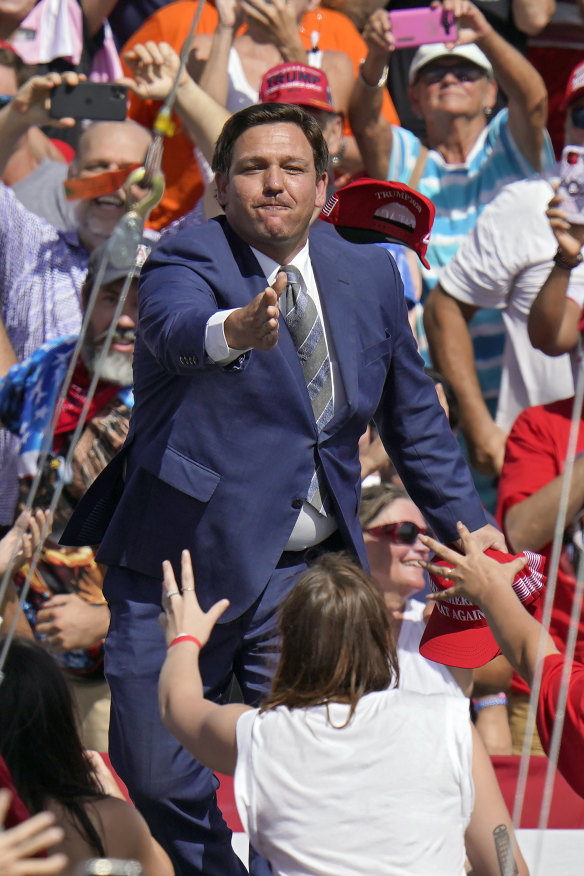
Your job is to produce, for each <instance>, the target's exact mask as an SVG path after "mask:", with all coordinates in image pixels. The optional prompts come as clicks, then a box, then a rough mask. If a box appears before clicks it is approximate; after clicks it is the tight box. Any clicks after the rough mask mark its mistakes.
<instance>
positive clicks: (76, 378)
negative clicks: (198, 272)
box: [0, 245, 148, 751]
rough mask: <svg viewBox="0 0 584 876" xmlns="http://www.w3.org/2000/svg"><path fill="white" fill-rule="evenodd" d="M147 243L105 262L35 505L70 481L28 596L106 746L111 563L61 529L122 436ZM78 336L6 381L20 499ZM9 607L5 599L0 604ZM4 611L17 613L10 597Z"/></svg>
mask: <svg viewBox="0 0 584 876" xmlns="http://www.w3.org/2000/svg"><path fill="white" fill-rule="evenodd" d="M104 246H105V245H102V246H100V247H98V248H97V249H95V250H94V251H93V252H92V255H91V258H90V261H89V270H88V273H87V278H86V280H85V284H84V286H83V289H82V306H83V309H84V310H85V309H86V307H87V304H88V300H89V296H90V294H91V290H92V287H93V283H94V279H95V277H96V275H97V272H98V270H99V265H100V262H101V259H102V256H103V251H104ZM147 255H148V247H146V246H144V245H141V246H140V248H139V250H138V253H137V255H136V258H135V260H134V261H133V262H131V263H129V264H127V265H125V266H123V267H121V268H116V267H113V266H111V265H108V267H107V268H106V270H105V273H104V275H103V279H102V282H101V286H100V289H99V292H98V294H97V297H96V300H95V305H94V307H93V310H92V313H91V319H90V322H89V325H88V330H87V334H86V338H85V342H84V344H83V347H82V352H81V356H80V359H79V361H78V362H77V365H76V367H75V370H74V372H73V377H72V380H71V384H70V386H69V388H68V391H67V395H66V397H65V401H64V403H63V405H62V409H61V412H60V414H59V416H58V419H57V424H56V429H55V435H54V438H53V443H52V452H51V453H50V454H49V455H48V458H47V459H46V462H45V464H44V465H43V475H42V479H41V483H40V487H39V489H38V491H37V494H36V497H35V499H34V507H41V508H47V507H48V506H49V504H50V501H51V498H52V494H53V490H54V488H55V486H56V484H57V483H59V481H60V479H64V481H65V483H64V487H63V491H62V495H61V498H60V500H59V503H58V505H57V509H56V511H55V515H54V523H53V534H52V536H51V539H50V540H47V542H46V543H45V545H44V547H43V552H42V554H41V562H40V563H39V567H38V569H37V571H36V572H35V573H34V575H33V578H32V581H31V588H30V591H29V595H28V598H27V601H26V603H25V615H26V618H27V620H28V622H29V624H30V626H31V628H32V630H33V631H34V632H35V634H36V635H37V637H38V638H40V639H41V640H42V641H43V642H45V643H46V644H47V646H48V647H49V648H50V649H51V651H53V652H54V653H57V654H60V655H61V660H62V662H63V664H64V666H65V667H66V669H67V670H68V676H69V677H70V679H71V682H72V688H73V690H74V693H75V695H76V699H77V704H78V708H79V712H80V716H81V720H82V725H83V733H84V743H85V746H86V747H88V748H92V749H96V750H98V751H106V750H107V727H108V723H109V691H108V688H107V684H106V682H105V679H104V677H103V648H102V642H103V639H104V638H105V634H106V632H107V629H108V626H109V610H108V607H107V605H106V603H105V600H104V599H103V595H102V592H101V585H102V579H103V568H102V567H101V566H99V565H98V564H97V563H96V562H95V558H94V551H93V549H92V548H91V547H84V548H76V549H70V548H63V547H60V546H59V545H58V544H57V541H58V538H59V535H60V533H61V532H62V530H63V528H64V526H65V524H66V523H67V521H68V519H69V517H70V516H71V514H72V512H73V509H74V508H75V506H76V504H77V502H78V501H79V499H80V498H81V496H82V495H83V494H84V493H85V490H86V489H87V487H88V486H89V485H90V484H91V483H92V482H93V480H94V479H95V478H96V477H97V475H98V474H99V473H100V472H101V471H102V469H103V468H105V466H106V465H107V463H108V462H110V460H111V459H112V458H113V457H114V455H115V454H116V453H117V451H118V450H119V448H120V447H121V446H122V444H123V443H124V440H125V437H126V434H127V431H128V426H129V421H130V412H131V409H132V404H133V395H132V389H131V384H132V357H133V352H134V339H135V332H136V322H137V313H138V279H137V278H138V275H139V273H140V269H141V267H142V264H143V263H144V261H145V259H146V256H147ZM129 273H132V275H133V279H132V280H131V283H130V287H129V290H128V295H127V298H126V301H125V303H124V306H123V309H122V311H121V314H120V316H119V318H118V320H117V324H116V329H115V333H114V336H113V339H112V343H111V346H110V350H109V352H108V353H107V355H106V358H105V360H104V362H103V364H102V366H101V368H100V374H99V378H100V379H99V381H98V383H97V387H96V391H95V394H94V396H93V399H92V401H91V405H90V407H89V413H88V416H87V420H86V423H85V426H84V428H83V431H82V433H81V436H80V438H79V440H78V442H77V444H76V446H75V451H74V454H73V457H72V464H71V466H70V468H68V469H67V470H65V466H64V464H63V463H64V459H65V457H66V456H67V453H68V452H69V449H70V442H71V439H72V437H73V433H74V431H75V429H76V427H77V424H78V422H79V418H80V414H81V411H82V408H83V406H84V403H85V400H86V397H87V394H88V388H89V385H90V383H91V380H92V377H93V375H94V373H95V369H96V367H97V365H98V360H99V357H100V355H101V352H102V348H103V343H104V340H105V337H106V335H107V333H108V330H109V328H110V326H111V323H112V319H113V317H114V315H115V310H116V306H117V304H118V301H119V298H120V294H121V292H122V289H123V286H124V282H125V280H126V277H127V275H128V274H129ZM76 342H77V336H75V335H69V336H67V337H64V338H58V339H57V340H55V341H49V342H47V343H46V344H43V345H42V346H41V347H40V348H39V349H38V350H36V351H35V352H34V353H33V354H32V355H31V356H30V357H29V358H28V359H25V360H24V361H23V362H20V363H18V364H17V365H14V366H13V367H12V368H11V369H10V371H9V372H8V374H7V375H6V376H5V377H4V378H3V379H2V380H1V381H0V422H1V423H2V425H3V426H5V427H6V428H7V429H9V430H10V431H11V432H13V433H15V434H17V435H19V436H20V440H21V446H20V456H19V483H20V499H19V506H21V505H23V504H24V503H25V502H26V498H27V495H28V492H29V490H30V486H31V483H32V480H33V478H34V476H35V474H36V472H37V467H38V459H39V450H40V448H41V446H42V443H43V438H44V435H45V434H46V431H47V429H48V428H49V426H50V423H51V418H52V413H53V410H54V407H55V404H56V401H57V398H58V396H59V392H60V389H61V385H62V383H63V380H64V377H65V374H66V371H67V368H68V366H69V363H70V361H71V356H72V353H73V350H74V348H75V345H76ZM25 576H26V567H25V568H24V569H23V570H21V571H20V572H18V573H17V574H16V575H15V579H14V584H15V586H14V587H13V589H12V593H11V601H12V604H13V605H14V604H15V602H16V599H17V597H18V590H19V585H22V583H23V581H24V580H25ZM0 608H1V607H0ZM0 613H4V616H5V617H9V616H10V614H11V605H10V603H9V604H8V605H7V606H6V607H5V609H4V612H1V611H0Z"/></svg>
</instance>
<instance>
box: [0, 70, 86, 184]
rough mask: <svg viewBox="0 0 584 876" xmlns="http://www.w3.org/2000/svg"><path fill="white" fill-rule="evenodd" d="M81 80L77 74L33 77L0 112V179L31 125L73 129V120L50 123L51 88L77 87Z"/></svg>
mask: <svg viewBox="0 0 584 876" xmlns="http://www.w3.org/2000/svg"><path fill="white" fill-rule="evenodd" d="M84 78H85V77H84V76H78V75H77V73H63V74H62V75H61V74H60V73H47V75H46V76H33V77H32V78H31V79H29V80H28V81H27V82H25V83H24V85H23V86H21V88H19V90H18V91H17V93H16V94H15V96H14V97H13V99H12V100H11V101H10V103H8V104H7V105H6V106H5V107H4V108H3V109H1V110H0V176H2V175H3V174H4V170H5V168H6V164H7V162H8V159H9V158H10V156H11V155H12V153H13V151H14V147H15V146H16V144H17V142H18V140H19V139H20V137H22V135H23V134H25V133H26V131H28V129H29V128H31V127H32V126H33V125H49V124H50V125H53V126H54V127H63V128H67V127H72V126H73V125H74V124H75V120H74V119H70V118H63V119H52V118H51V117H50V116H49V113H48V110H47V106H48V102H49V99H50V96H51V92H52V90H53V88H54V87H55V86H56V85H58V84H59V83H61V82H68V83H69V84H70V85H76V84H77V83H78V82H80V81H81V80H82V79H84Z"/></svg>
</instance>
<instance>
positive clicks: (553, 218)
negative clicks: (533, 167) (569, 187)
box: [527, 195, 584, 356]
mask: <svg viewBox="0 0 584 876" xmlns="http://www.w3.org/2000/svg"><path fill="white" fill-rule="evenodd" d="M560 205H561V198H560V197H559V196H558V195H554V197H553V198H552V199H551V201H550V203H549V206H548V209H547V217H548V219H549V222H550V225H551V227H552V231H553V232H554V235H555V237H556V240H557V241H558V258H557V261H556V263H555V265H554V266H553V268H552V270H551V271H550V273H549V275H548V278H547V280H546V281H545V283H544V284H543V286H542V287H541V289H540V290H539V292H538V294H537V297H536V299H535V301H534V302H533V304H532V305H531V310H530V311H529V319H528V322H527V329H528V332H529V340H530V341H531V343H532V344H533V346H534V347H536V348H537V349H538V350H541V351H542V352H543V353H547V355H548V356H561V355H562V353H568V352H570V351H571V350H573V349H574V347H575V346H576V344H577V343H578V340H579V337H580V332H579V329H578V323H579V321H580V313H581V307H580V305H579V304H577V303H576V301H573V300H572V299H571V298H569V297H567V296H568V295H569V294H570V283H571V282H574V280H575V279H576V277H577V274H581V273H582V272H583V271H584V268H580V269H579V270H578V272H577V274H576V275H574V274H573V273H572V269H573V268H574V267H576V266H577V265H578V263H579V262H578V259H579V258H581V256H580V251H581V249H582V245H583V244H584V225H572V224H571V223H569V222H568V221H567V220H566V218H565V213H564V212H563V210H562V209H561V206H560Z"/></svg>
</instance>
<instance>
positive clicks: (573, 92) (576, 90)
mask: <svg viewBox="0 0 584 876" xmlns="http://www.w3.org/2000/svg"><path fill="white" fill-rule="evenodd" d="M582 94H584V61H581V62H580V63H579V64H576V66H575V67H574V69H573V70H572V72H571V73H570V78H569V79H568V84H567V85H566V91H565V92H564V99H563V101H562V109H567V108H568V107H569V106H570V104H571V103H572V102H573V101H575V100H576V98H577V97H580V95H582Z"/></svg>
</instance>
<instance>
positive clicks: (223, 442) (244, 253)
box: [65, 104, 493, 876]
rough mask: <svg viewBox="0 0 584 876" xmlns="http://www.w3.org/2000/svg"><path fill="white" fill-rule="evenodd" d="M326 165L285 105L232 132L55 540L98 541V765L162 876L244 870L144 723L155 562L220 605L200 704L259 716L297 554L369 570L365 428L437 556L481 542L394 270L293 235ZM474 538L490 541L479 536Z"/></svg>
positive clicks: (213, 811) (153, 667)
mask: <svg viewBox="0 0 584 876" xmlns="http://www.w3.org/2000/svg"><path fill="white" fill-rule="evenodd" d="M326 165H327V149H326V145H325V143H324V140H323V138H322V135H321V132H320V129H319V127H318V125H317V123H316V122H315V121H314V119H312V118H311V117H310V116H309V115H307V114H306V113H304V112H303V111H302V110H301V109H299V108H298V107H292V106H289V105H282V104H263V105H259V106H252V107H249V108H248V109H245V110H242V111H241V112H239V113H236V114H235V115H234V116H232V117H231V118H230V119H229V120H228V121H227V122H226V124H225V127H224V129H223V132H222V134H221V136H220V138H219V140H218V142H217V146H216V150H215V156H214V163H213V167H214V170H215V172H216V183H217V197H218V200H219V203H220V204H221V206H222V207H223V209H224V212H225V216H224V217H221V218H219V219H216V220H212V221H211V222H209V223H208V224H207V225H205V226H203V227H202V228H201V229H196V230H194V231H193V230H192V229H185V230H183V231H179V232H178V233H177V234H176V235H175V236H173V237H170V238H168V240H167V242H163V243H162V245H160V246H159V247H158V248H157V249H156V251H155V252H154V253H153V254H152V255H151V257H150V259H149V260H148V262H147V263H146V265H145V267H144V268H143V271H142V282H141V288H140V300H139V307H140V317H139V328H138V335H137V338H136V346H135V358H134V371H135V407H134V411H133V414H132V421H131V426H130V433H129V435H128V440H127V442H126V445H125V448H124V450H123V451H122V453H121V455H119V456H118V457H117V459H116V463H115V465H113V466H111V467H110V468H109V469H108V470H106V472H105V473H104V475H103V476H102V478H101V479H100V480H99V481H98V482H96V484H95V485H94V487H93V488H92V490H91V491H90V493H89V494H88V495H87V496H86V497H85V502H84V503H83V509H81V510H80V512H78V514H77V517H76V519H75V520H74V521H73V524H74V526H75V527H76V529H75V532H74V531H73V530H72V529H70V530H69V532H68V533H66V534H65V538H69V540H72V539H74V540H80V543H93V542H94V541H95V540H96V539H97V538H98V537H101V536H102V535H103V537H102V538H101V548H100V552H99V554H98V558H99V559H100V560H101V561H103V562H105V563H107V564H108V566H109V571H108V573H107V576H106V582H105V585H104V592H105V594H106V598H107V599H108V602H109V604H110V608H111V626H110V633H109V636H108V640H107V645H106V671H107V675H108V680H109V682H110V685H111V689H112V700H113V704H112V725H111V729H110V744H111V748H110V754H111V758H112V761H113V763H114V765H115V767H116V769H117V770H118V772H119V773H120V775H121V776H122V778H124V780H125V781H126V783H127V784H128V787H129V789H130V793H131V795H132V797H133V799H134V801H135V803H136V805H137V806H138V807H139V808H140V809H141V811H142V812H143V813H144V815H145V816H146V818H147V819H148V821H149V822H150V825H151V828H152V830H153V833H154V834H155V836H156V837H157V839H159V841H160V842H161V843H162V844H163V845H164V846H165V847H166V848H167V849H168V850H169V853H170V854H171V855H172V856H173V862H174V864H175V867H176V871H177V874H178V873H179V874H192V873H199V872H204V873H206V874H213V876H226V874H231V873H239V872H240V869H239V864H238V863H236V861H235V860H234V859H233V858H232V857H230V849H229V832H228V831H227V829H226V827H225V825H224V823H223V821H222V819H221V816H220V813H219V812H218V810H217V807H216V800H215V790H216V787H217V780H216V779H215V777H214V776H213V775H212V774H211V773H210V772H209V771H208V770H205V769H203V768H202V767H200V765H198V764H196V763H195V762H194V761H193V760H192V758H190V756H189V755H188V754H187V753H186V752H185V751H184V749H182V748H181V747H180V746H179V744H178V743H177V742H176V741H175V740H174V739H172V738H171V737H170V736H169V735H168V734H167V733H166V732H165V731H164V729H163V728H162V725H161V723H160V719H159V716H158V713H157V708H156V696H155V691H156V683H157V679H158V674H159V670H160V666H161V664H162V661H163V656H164V638H163V636H162V632H161V630H160V629H159V627H158V626H157V617H158V615H159V613H160V597H161V588H160V578H161V562H162V560H163V559H170V560H171V561H172V563H173V565H174V566H175V568H176V569H178V568H179V564H180V553H181V551H182V549H183V548H188V549H189V550H190V551H191V554H192V556H193V560H194V565H195V571H196V575H197V595H198V598H199V600H200V602H201V604H202V605H203V607H204V608H208V607H209V606H210V605H211V604H212V603H213V602H215V601H216V600H217V599H218V598H219V597H224V596H226V597H228V598H229V600H230V607H229V609H228V610H227V612H226V613H225V615H224V616H223V618H222V622H221V624H220V625H218V627H217V628H216V630H215V631H214V633H213V636H212V638H211V641H210V642H209V643H208V645H207V646H206V647H205V649H204V652H203V654H202V655H201V660H200V665H201V672H202V676H203V679H204V682H205V685H206V692H207V696H209V697H216V698H221V697H224V696H226V695H227V693H228V688H229V685H230V683H231V681H232V677H233V674H235V675H236V677H237V679H238V681H239V684H240V686H241V689H242V691H243V694H244V697H245V699H246V701H247V702H257V700H258V699H259V698H260V697H261V695H262V693H264V692H265V691H266V689H267V688H268V687H269V679H270V673H271V666H272V661H273V659H274V651H275V649H276V648H277V644H278V637H277V610H278V606H279V604H280V602H281V600H282V597H283V595H284V594H285V593H286V592H287V591H288V589H289V588H290V586H291V582H292V580H293V579H294V577H295V575H296V574H297V573H298V572H299V571H301V570H302V569H303V568H305V566H306V564H307V561H309V559H310V556H311V554H317V553H321V552H323V551H325V550H339V549H346V550H349V551H351V552H353V553H354V554H355V555H356V556H357V557H358V558H359V560H360V561H361V562H362V563H363V564H364V565H366V560H365V552H364V548H363V541H362V537H361V532H360V528H359V523H358V518H357V508H358V504H359V496H360V466H359V458H358V440H359V437H360V436H361V435H362V433H363V432H364V431H365V429H366V426H367V424H368V422H369V421H370V420H371V419H372V418H374V419H375V421H376V423H377V426H378V429H379V432H380V434H381V437H382V440H383V442H384V444H385V447H386V449H387V451H388V453H389V454H390V456H391V458H392V460H393V461H394V463H395V465H396V467H397V469H398V471H399V473H400V474H401V476H402V478H403V480H404V482H405V483H406V485H407V488H408V490H409V492H410V493H411V495H412V498H413V499H414V501H415V502H416V503H417V504H419V505H420V507H421V508H422V509H423V511H424V514H425V516H426V518H427V519H428V521H429V523H430V525H431V526H432V529H433V530H434V532H435V533H437V535H438V536H439V537H440V538H441V539H443V540H445V541H450V540H454V539H456V538H457V531H456V523H457V521H458V520H463V521H464V522H465V523H466V524H467V526H468V527H469V529H471V530H477V529H482V528H483V527H485V519H484V516H483V512H482V509H481V505H480V502H479V500H478V498H477V496H476V494H475V491H474V488H473V485H472V481H471V478H470V475H469V472H468V470H467V468H466V466H465V463H464V462H463V460H462V458H461V456H460V453H459V450H458V446H457V444H456V442H455V440H454V438H453V437H452V434H451V432H450V429H449V426H448V423H447V421H446V418H445V417H444V414H443V412H442V409H441V408H440V405H439V404H438V400H437V397H436V393H435V390H434V387H433V384H432V382H431V381H430V380H429V379H428V378H427V377H426V376H425V375H424V371H423V363H422V360H421V359H420V358H419V356H418V354H417V351H416V346H415V342H414V340H413V337H412V334H411V331H410V328H409V325H408V320H407V310H406V305H405V303H404V298H403V293H402V284H401V280H400V278H399V275H398V273H397V270H396V268H395V263H394V262H393V260H392V258H391V256H389V255H388V253H387V252H386V251H385V250H383V249H381V248H379V247H374V246H357V245H353V244H350V243H347V242H345V241H343V240H341V239H340V237H338V236H337V235H335V234H334V233H332V232H330V231H329V230H327V228H326V227H323V228H320V229H314V230H313V231H312V232H311V234H310V239H309V226H310V223H311V220H312V217H313V214H314V213H315V211H319V210H320V209H321V208H322V206H323V205H324V202H325V190H326V182H327V177H326V172H325V169H326ZM291 265H294V269H292V268H291V267H290V266H291ZM283 267H285V268H286V271H285V270H283V269H282V268H283ZM106 518H107V519H108V522H109V526H107V529H106V530H105V533H102V532H100V531H99V528H100V527H99V521H100V519H101V520H103V519H106ZM110 521H111V522H110ZM482 535H483V541H484V543H485V546H487V544H491V543H493V539H492V533H491V532H490V528H489V527H485V529H484V532H483V534H482ZM178 647H180V644H179V645H178ZM323 805H326V800H324V801H323ZM260 866H262V865H260ZM263 866H265V863H263ZM256 872H260V870H259V869H257V870H256Z"/></svg>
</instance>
